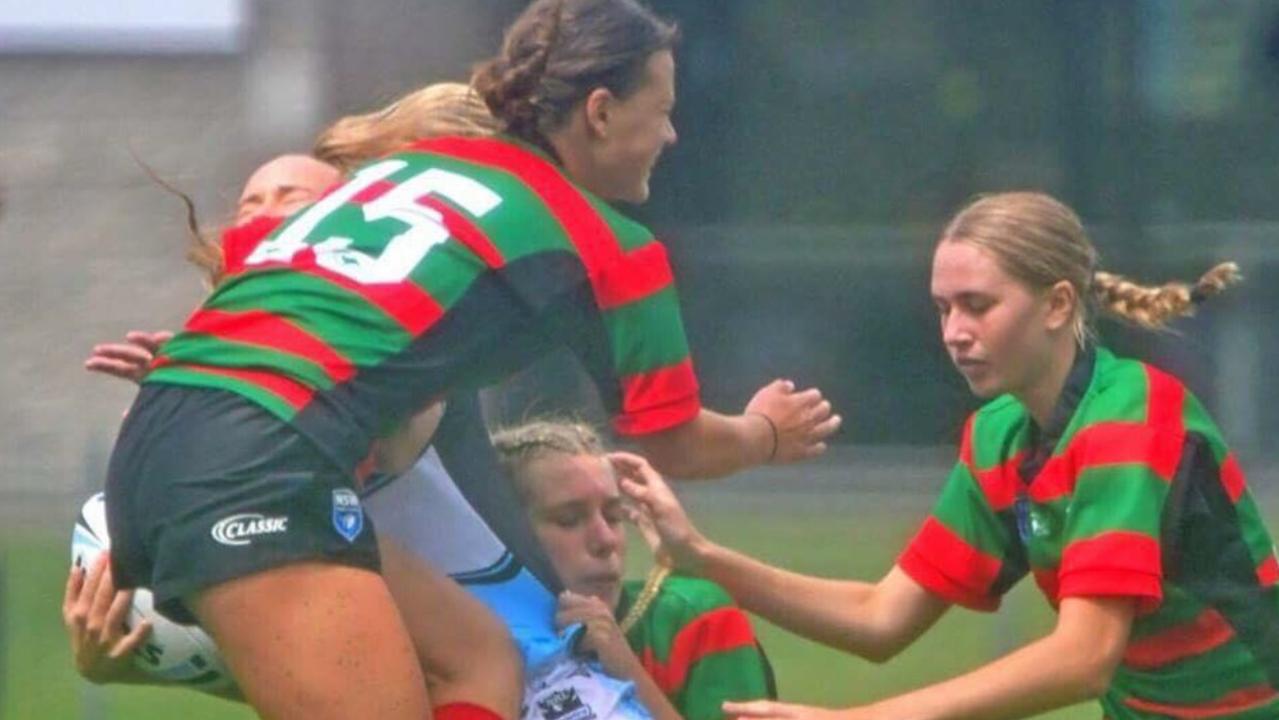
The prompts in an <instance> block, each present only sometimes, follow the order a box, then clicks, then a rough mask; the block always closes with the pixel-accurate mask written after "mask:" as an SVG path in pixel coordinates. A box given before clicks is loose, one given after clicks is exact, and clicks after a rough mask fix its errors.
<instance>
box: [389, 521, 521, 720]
mask: <svg viewBox="0 0 1279 720" xmlns="http://www.w3.org/2000/svg"><path fill="white" fill-rule="evenodd" d="M378 553H379V554H380V555H381V557H382V574H383V575H384V576H385V578H386V584H387V586H388V587H389V588H390V589H391V594H392V595H393V596H394V597H395V602H396V604H397V605H398V606H399V607H400V612H401V613H402V615H403V617H404V623H405V624H406V625H407V626H408V628H409V635H410V636H411V637H412V639H413V643H414V645H415V646H416V648H417V653H418V657H419V659H420V660H421V662H422V671H423V674H425V676H426V682H427V687H429V688H430V692H431V701H432V702H433V703H434V704H435V706H436V707H440V706H442V705H445V704H447V703H453V702H463V703H473V704H476V705H480V706H482V707H484V708H486V709H488V710H491V711H493V712H495V713H497V714H498V715H501V716H502V717H503V718H516V717H518V716H519V710H520V700H521V697H522V693H523V664H522V663H521V661H520V657H519V653H518V651H517V650H516V648H515V644H514V642H513V641H512V640H511V636H510V632H509V631H508V630H507V629H506V626H505V625H503V624H502V622H501V621H500V620H498V618H497V616H496V615H494V614H493V613H492V612H490V611H489V609H488V607H486V606H485V605H484V603H482V602H480V601H479V600H477V599H475V598H474V597H472V596H471V595H469V594H468V593H467V592H466V591H465V590H463V589H462V588H461V587H459V586H458V584H457V583H455V582H453V581H452V580H450V579H449V578H448V577H446V576H445V575H444V574H443V573H441V572H439V571H438V570H436V569H435V568H433V567H431V566H430V565H428V564H427V563H426V562H425V561H423V560H422V559H420V558H418V557H417V556H415V555H412V554H411V553H409V552H408V551H407V550H404V549H403V548H401V547H400V546H399V545H397V544H395V543H394V542H392V541H390V540H388V539H386V538H385V537H382V536H379V537H378Z"/></svg>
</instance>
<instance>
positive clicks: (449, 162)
mask: <svg viewBox="0 0 1279 720" xmlns="http://www.w3.org/2000/svg"><path fill="white" fill-rule="evenodd" d="M394 157H395V159H397V160H404V161H406V162H408V163H409V167H410V168H413V170H412V172H413V173H416V172H420V171H421V170H422V169H423V168H426V167H437V168H440V169H443V170H450V171H452V172H456V173H458V174H461V175H465V176H467V177H469V178H471V179H473V180H475V181H477V182H479V183H480V184H481V185H484V186H485V187H487V188H489V189H490V190H492V191H493V192H495V193H497V195H498V196H499V197H501V198H502V202H501V203H499V204H498V206H497V207H495V208H493V209H492V210H491V211H489V212H488V213H487V214H486V215H485V216H484V217H482V218H480V219H479V220H478V221H477V224H478V226H479V228H480V229H481V230H482V231H484V234H485V235H487V236H488V238H489V240H490V241H491V242H492V243H493V244H494V246H496V247H497V250H498V252H499V253H501V255H502V257H503V258H504V259H505V260H506V262H508V263H509V262H513V261H515V260H518V259H520V258H522V257H525V256H527V255H533V254H535V253H540V252H547V251H551V250H567V251H569V252H572V253H574V254H576V253H577V251H576V249H575V248H574V246H573V243H572V242H571V241H570V240H569V237H568V235H567V234H565V232H564V228H563V226H562V225H560V223H559V221H558V220H556V219H555V216H554V215H552V214H551V212H550V211H549V209H548V208H547V206H546V204H545V203H543V202H542V199H541V198H540V197H538V195H537V194H536V193H534V192H533V191H532V189H530V188H529V187H528V186H527V185H525V184H524V183H523V182H521V181H520V180H519V179H518V178H516V177H515V176H514V175H512V174H510V173H508V172H506V171H505V170H498V169H496V168H492V167H489V166H486V165H479V164H476V163H470V162H466V161H464V160H458V159H457V158H452V157H448V156H447V155H435V154H431V153H422V152H405V153H401V154H399V155H396V156H394ZM445 202H448V201H447V200H445Z"/></svg>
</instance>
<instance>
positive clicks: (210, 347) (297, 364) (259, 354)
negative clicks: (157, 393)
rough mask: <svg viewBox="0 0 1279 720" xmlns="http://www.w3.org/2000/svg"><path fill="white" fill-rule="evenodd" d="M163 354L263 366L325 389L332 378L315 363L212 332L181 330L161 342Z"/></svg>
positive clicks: (176, 359) (198, 361)
mask: <svg viewBox="0 0 1279 720" xmlns="http://www.w3.org/2000/svg"><path fill="white" fill-rule="evenodd" d="M164 355H165V356H166V357H168V358H169V359H171V360H172V361H173V362H175V363H186V362H189V363H192V364H196V365H213V366H215V367H223V368H246V369H250V370H254V369H264V370H270V371H272V372H276V373H277V374H281V375H285V376H286V377H290V378H292V379H294V380H299V381H301V382H302V383H303V384H304V385H309V386H310V387H313V388H320V389H323V390H327V389H329V388H331V387H333V381H332V380H331V379H330V378H329V375H328V373H327V372H325V370H324V368H323V367H322V366H321V365H319V364H318V363H314V362H311V361H310V360H307V359H306V358H304V357H302V356H300V355H291V354H289V353H284V352H280V351H279V350H275V349H272V348H268V347H265V346H262V345H250V344H248V343H240V342H231V341H228V340H223V339H221V338H218V337H214V336H213V335H205V334H203V333H189V332H184V333H182V334H181V335H179V336H177V337H175V338H173V339H172V340H170V341H169V342H167V343H165V344H164Z"/></svg>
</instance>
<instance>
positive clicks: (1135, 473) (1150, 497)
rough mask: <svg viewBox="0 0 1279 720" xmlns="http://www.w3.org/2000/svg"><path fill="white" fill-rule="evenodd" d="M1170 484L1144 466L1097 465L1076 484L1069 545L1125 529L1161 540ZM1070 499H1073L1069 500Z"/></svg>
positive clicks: (1068, 529)
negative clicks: (1163, 515) (1164, 509)
mask: <svg viewBox="0 0 1279 720" xmlns="http://www.w3.org/2000/svg"><path fill="white" fill-rule="evenodd" d="M1166 497H1168V483H1166V482H1164V481H1163V480H1162V479H1160V477H1159V476H1158V475H1156V474H1155V472H1154V471H1153V470H1151V469H1150V467H1149V466H1147V465H1143V464H1141V463H1131V464H1123V465H1094V466H1092V467H1088V468H1084V469H1083V470H1082V471H1080V473H1079V476H1078V479H1077V480H1076V481H1075V494H1074V499H1073V501H1070V504H1071V506H1072V508H1071V516H1072V518H1073V519H1072V522H1071V523H1070V524H1069V526H1068V527H1067V528H1066V537H1065V538H1064V540H1065V541H1066V543H1067V544H1069V543H1071V542H1074V541H1076V540H1087V539H1088V538H1091V537H1094V536H1096V535H1100V534H1101V533H1104V532H1110V531H1114V530H1121V531H1127V532H1135V533H1140V534H1142V535H1145V536H1148V537H1150V538H1152V539H1154V540H1155V541H1156V542H1157V541H1158V540H1159V530H1160V526H1161V513H1162V512H1163V507H1164V499H1165V498H1166ZM1067 500H1069V498H1067Z"/></svg>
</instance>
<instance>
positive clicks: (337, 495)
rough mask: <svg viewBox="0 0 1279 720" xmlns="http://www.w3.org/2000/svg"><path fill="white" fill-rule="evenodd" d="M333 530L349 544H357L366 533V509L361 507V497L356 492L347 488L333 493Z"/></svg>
mask: <svg viewBox="0 0 1279 720" xmlns="http://www.w3.org/2000/svg"><path fill="white" fill-rule="evenodd" d="M333 529H334V530H337V531H338V534H339V535H341V536H342V537H344V538H346V541H347V542H355V539H356V538H357V537H359V536H360V533H361V532H363V531H364V508H362V507H360V497H359V496H358V495H356V494H355V492H354V491H351V490H348V489H347V488H338V489H336V490H334V491H333Z"/></svg>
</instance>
